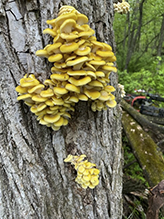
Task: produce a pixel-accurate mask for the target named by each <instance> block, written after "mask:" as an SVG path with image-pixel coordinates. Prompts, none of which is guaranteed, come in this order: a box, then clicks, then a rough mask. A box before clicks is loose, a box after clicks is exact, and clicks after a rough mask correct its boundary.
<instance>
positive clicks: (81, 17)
mask: <svg viewBox="0 0 164 219" xmlns="http://www.w3.org/2000/svg"><path fill="white" fill-rule="evenodd" d="M76 23H77V24H79V25H83V24H86V23H88V18H87V16H85V15H84V14H78V15H77V20H76Z"/></svg>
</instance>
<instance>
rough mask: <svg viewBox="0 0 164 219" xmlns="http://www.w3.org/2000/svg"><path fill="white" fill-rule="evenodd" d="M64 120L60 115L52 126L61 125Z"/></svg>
mask: <svg viewBox="0 0 164 219" xmlns="http://www.w3.org/2000/svg"><path fill="white" fill-rule="evenodd" d="M63 122H64V118H63V117H62V116H61V117H60V119H59V120H58V121H57V122H54V126H57V127H58V126H62V125H63Z"/></svg>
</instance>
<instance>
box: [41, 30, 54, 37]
mask: <svg viewBox="0 0 164 219" xmlns="http://www.w3.org/2000/svg"><path fill="white" fill-rule="evenodd" d="M43 34H50V35H51V36H52V37H55V36H56V35H57V33H56V32H55V31H54V30H53V29H51V28H46V29H45V30H43Z"/></svg>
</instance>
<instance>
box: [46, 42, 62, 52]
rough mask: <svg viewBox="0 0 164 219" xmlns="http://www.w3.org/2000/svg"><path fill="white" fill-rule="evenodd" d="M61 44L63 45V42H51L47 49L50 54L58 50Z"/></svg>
mask: <svg viewBox="0 0 164 219" xmlns="http://www.w3.org/2000/svg"><path fill="white" fill-rule="evenodd" d="M61 45H62V43H60V42H59V43H54V44H51V45H49V46H48V47H47V48H46V51H47V53H48V54H52V53H53V51H54V50H56V49H57V48H59V47H60V46H61Z"/></svg>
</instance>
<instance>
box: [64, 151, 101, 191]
mask: <svg viewBox="0 0 164 219" xmlns="http://www.w3.org/2000/svg"><path fill="white" fill-rule="evenodd" d="M85 158H86V155H85V154H82V155H80V156H73V155H71V154H69V155H68V156H67V158H66V159H65V160H64V162H70V163H71V164H72V165H74V168H75V170H76V171H77V177H76V179H75V182H77V183H78V184H80V185H81V187H82V188H84V189H87V188H88V187H89V188H90V189H94V188H95V187H96V186H97V185H98V184H99V179H98V178H99V173H100V170H99V169H97V168H96V164H94V163H91V162H89V161H88V160H84V159H85Z"/></svg>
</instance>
